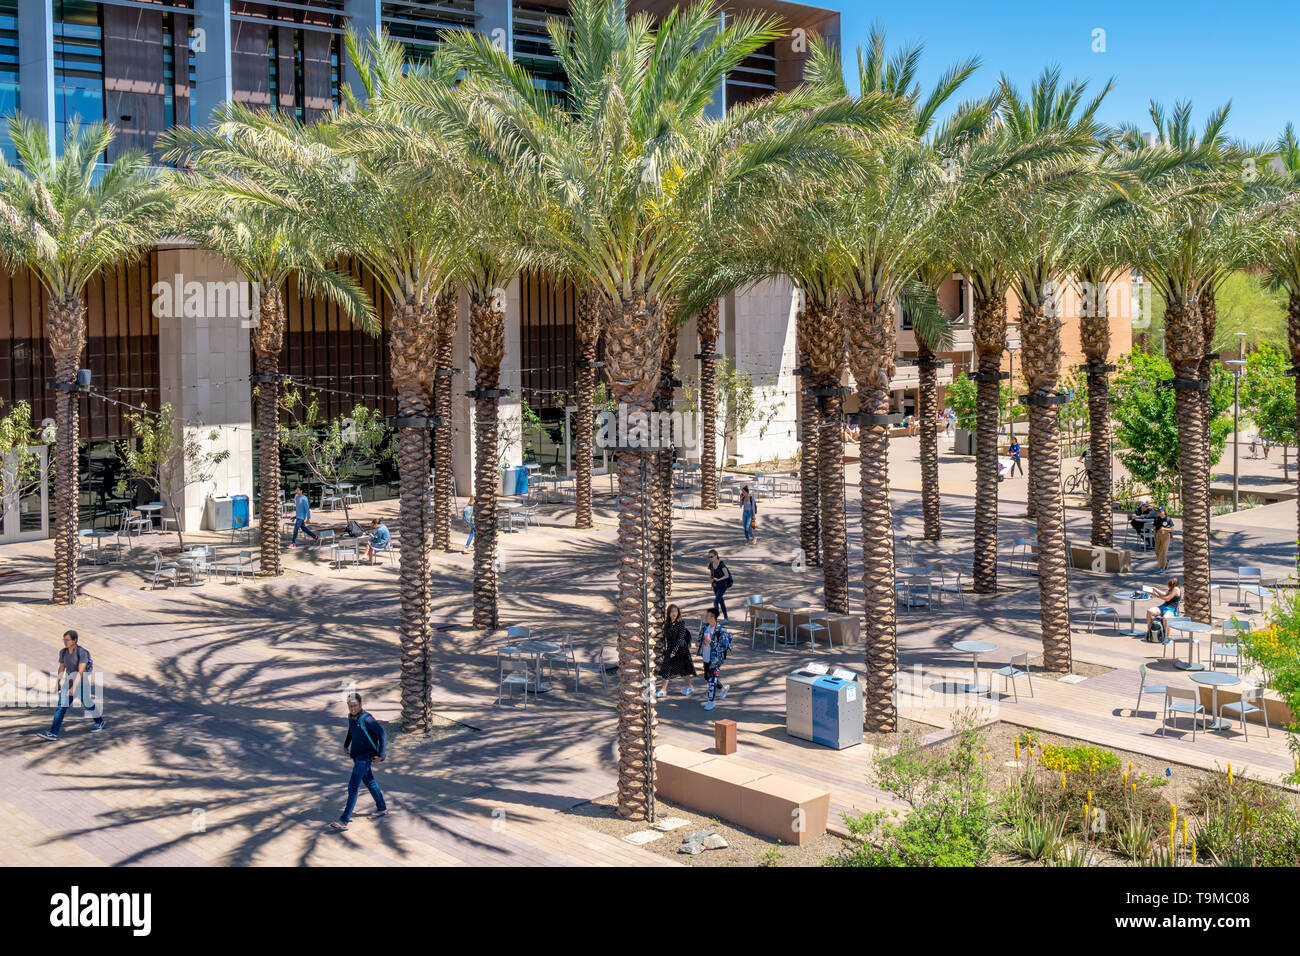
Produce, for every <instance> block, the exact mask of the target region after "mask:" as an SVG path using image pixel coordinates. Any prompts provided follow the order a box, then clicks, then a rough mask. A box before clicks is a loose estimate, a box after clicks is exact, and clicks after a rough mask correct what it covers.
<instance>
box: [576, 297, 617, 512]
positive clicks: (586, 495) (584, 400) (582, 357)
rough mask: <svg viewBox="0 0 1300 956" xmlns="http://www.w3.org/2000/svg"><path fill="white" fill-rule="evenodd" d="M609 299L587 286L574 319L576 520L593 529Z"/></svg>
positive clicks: (579, 300)
mask: <svg viewBox="0 0 1300 956" xmlns="http://www.w3.org/2000/svg"><path fill="white" fill-rule="evenodd" d="M609 306H610V303H609V300H608V298H607V297H606V296H605V294H604V293H603V292H602V291H601V290H600V289H599V288H597V287H596V286H587V287H586V288H585V290H584V291H583V292H582V294H581V295H580V296H579V297H578V312H577V315H576V316H574V320H573V322H574V330H575V331H576V333H577V336H578V374H577V381H576V383H575V387H576V390H577V408H578V414H577V417H576V421H577V423H578V426H577V433H576V434H575V435H574V438H573V454H574V473H573V489H574V495H573V499H574V517H573V526H574V527H575V528H590V527H592V526H593V524H594V522H593V521H592V515H591V510H592V509H591V505H592V502H591V466H592V461H593V459H594V451H595V445H594V442H593V438H594V435H593V433H592V427H593V422H594V421H595V418H596V404H595V401H594V398H595V394H596V374H597V370H598V369H599V366H600V363H599V362H598V361H597V358H596V357H597V356H598V355H599V354H600V336H601V334H602V333H603V331H604V327H605V316H606V314H607V312H608V310H609Z"/></svg>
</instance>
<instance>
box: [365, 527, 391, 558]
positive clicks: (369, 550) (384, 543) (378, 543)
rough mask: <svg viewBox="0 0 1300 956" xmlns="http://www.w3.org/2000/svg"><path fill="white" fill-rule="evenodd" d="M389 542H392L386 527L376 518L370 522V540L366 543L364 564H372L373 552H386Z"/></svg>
mask: <svg viewBox="0 0 1300 956" xmlns="http://www.w3.org/2000/svg"><path fill="white" fill-rule="evenodd" d="M390 541H392V535H390V534H389V533H388V525H386V524H384V523H383V522H382V521H380V520H379V519H378V518H376V519H375V520H373V521H371V522H370V540H369V541H367V542H366V564H374V563H375V552H376V551H387V550H388V543H389V542H390Z"/></svg>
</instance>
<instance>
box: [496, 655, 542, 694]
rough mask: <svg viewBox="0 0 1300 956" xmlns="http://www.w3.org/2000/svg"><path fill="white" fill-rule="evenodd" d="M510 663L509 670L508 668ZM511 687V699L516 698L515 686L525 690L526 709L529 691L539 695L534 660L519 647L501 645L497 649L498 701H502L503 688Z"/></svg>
mask: <svg viewBox="0 0 1300 956" xmlns="http://www.w3.org/2000/svg"><path fill="white" fill-rule="evenodd" d="M507 665H509V668H510V669H509V671H507V670H506V667H507ZM505 687H509V688H510V699H511V700H514V697H515V688H516V687H520V688H522V689H523V692H524V710H527V709H528V692H529V691H530V690H531V691H532V692H533V698H534V700H535V699H536V696H537V684H536V682H535V681H534V680H533V668H532V661H531V660H530V659H529V658H528V655H526V654H524V652H523V651H521V650H519V648H517V647H501V648H498V649H497V703H498V704H500V703H501V690H502V688H505Z"/></svg>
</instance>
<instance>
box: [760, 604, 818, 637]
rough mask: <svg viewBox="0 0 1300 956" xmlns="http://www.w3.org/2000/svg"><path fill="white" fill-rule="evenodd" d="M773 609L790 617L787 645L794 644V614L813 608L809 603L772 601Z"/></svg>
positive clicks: (786, 632) (786, 634)
mask: <svg viewBox="0 0 1300 956" xmlns="http://www.w3.org/2000/svg"><path fill="white" fill-rule="evenodd" d="M769 603H770V604H771V605H772V607H774V608H776V609H777V610H780V611H785V612H786V614H788V615H789V617H790V626H789V627H787V628H786V631H785V643H787V644H791V643H793V642H794V641H793V638H794V612H795V611H805V610H807V609H808V608H810V607H812V605H811V604H809V603H808V602H807V601H771V602H769Z"/></svg>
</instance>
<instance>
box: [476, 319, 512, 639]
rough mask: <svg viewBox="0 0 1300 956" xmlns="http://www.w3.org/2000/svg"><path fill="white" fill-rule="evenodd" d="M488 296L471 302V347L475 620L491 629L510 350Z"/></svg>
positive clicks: (502, 322) (493, 624)
mask: <svg viewBox="0 0 1300 956" xmlns="http://www.w3.org/2000/svg"><path fill="white" fill-rule="evenodd" d="M493 305H494V303H493V302H492V301H490V300H489V299H484V298H481V297H478V296H475V297H474V298H473V299H472V300H471V301H470V306H469V335H470V352H471V356H472V358H473V360H474V368H475V380H474V386H475V391H476V394H475V396H474V626H475V627H477V628H482V629H484V630H491V629H494V628H496V627H497V626H498V623H499V621H498V619H497V571H496V563H495V560H494V559H495V557H496V549H497V483H498V482H499V481H500V478H501V476H500V472H498V470H497V432H498V429H499V424H500V405H499V403H500V400H501V399H500V396H499V395H498V394H497V388H498V386H499V384H500V381H501V362H502V360H503V359H504V358H505V351H506V327H505V315H504V313H502V312H501V311H499V310H497V309H495V308H493Z"/></svg>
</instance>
